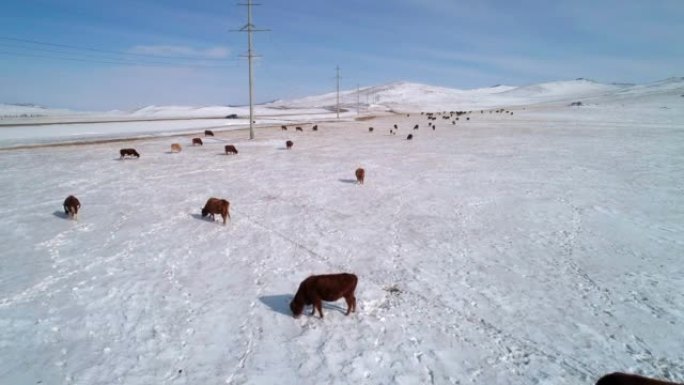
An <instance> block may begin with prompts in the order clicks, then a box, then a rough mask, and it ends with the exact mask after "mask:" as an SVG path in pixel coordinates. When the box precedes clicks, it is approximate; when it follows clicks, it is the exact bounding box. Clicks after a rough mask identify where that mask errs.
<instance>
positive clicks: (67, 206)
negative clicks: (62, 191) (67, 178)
mask: <svg viewBox="0 0 684 385" xmlns="http://www.w3.org/2000/svg"><path fill="white" fill-rule="evenodd" d="M80 208H81V202H79V201H78V199H77V198H76V197H75V196H73V195H69V196H68V197H66V199H65V200H64V214H66V215H68V216H69V218H73V219H76V220H78V209H80Z"/></svg>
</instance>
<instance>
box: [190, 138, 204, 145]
mask: <svg viewBox="0 0 684 385" xmlns="http://www.w3.org/2000/svg"><path fill="white" fill-rule="evenodd" d="M196 144H197V145H200V146H201V145H203V144H204V143H202V139H201V138H192V145H193V146H194V145H196Z"/></svg>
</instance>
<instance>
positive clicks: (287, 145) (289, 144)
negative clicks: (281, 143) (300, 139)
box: [285, 140, 294, 150]
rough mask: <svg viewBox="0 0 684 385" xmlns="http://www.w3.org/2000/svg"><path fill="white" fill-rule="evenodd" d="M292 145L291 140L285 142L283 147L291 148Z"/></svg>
mask: <svg viewBox="0 0 684 385" xmlns="http://www.w3.org/2000/svg"><path fill="white" fill-rule="evenodd" d="M292 146H294V143H292V141H291V140H288V141H287V142H285V147H287V149H288V150H290V149H292Z"/></svg>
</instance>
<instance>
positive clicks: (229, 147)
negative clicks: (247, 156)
mask: <svg viewBox="0 0 684 385" xmlns="http://www.w3.org/2000/svg"><path fill="white" fill-rule="evenodd" d="M224 149H225V151H226V155H228V154H235V155H237V153H238V150H237V148H235V146H234V145H232V144H226V147H224Z"/></svg>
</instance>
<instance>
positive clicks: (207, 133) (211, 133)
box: [204, 130, 214, 136]
mask: <svg viewBox="0 0 684 385" xmlns="http://www.w3.org/2000/svg"><path fill="white" fill-rule="evenodd" d="M204 136H214V131H212V130H204Z"/></svg>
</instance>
